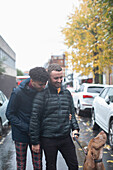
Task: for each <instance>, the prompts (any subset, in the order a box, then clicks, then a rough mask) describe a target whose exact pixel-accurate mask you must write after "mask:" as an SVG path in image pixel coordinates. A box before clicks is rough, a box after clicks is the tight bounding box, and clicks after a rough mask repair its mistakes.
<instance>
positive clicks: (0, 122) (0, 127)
mask: <svg viewBox="0 0 113 170" xmlns="http://www.w3.org/2000/svg"><path fill="white" fill-rule="evenodd" d="M1 135H2V121H1V120H0V136H1Z"/></svg>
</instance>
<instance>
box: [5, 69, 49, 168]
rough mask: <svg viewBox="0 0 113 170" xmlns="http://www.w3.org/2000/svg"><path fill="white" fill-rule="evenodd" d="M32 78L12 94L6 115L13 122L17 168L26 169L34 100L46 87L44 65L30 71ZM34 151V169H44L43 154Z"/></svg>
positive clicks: (46, 74) (46, 75)
mask: <svg viewBox="0 0 113 170" xmlns="http://www.w3.org/2000/svg"><path fill="white" fill-rule="evenodd" d="M29 75H30V78H29V79H26V80H25V81H23V82H22V83H21V84H20V85H19V86H18V87H17V88H16V89H14V91H13V92H12V94H11V97H10V100H9V104H8V107H7V111H6V117H7V118H8V120H9V121H10V123H11V128H12V138H13V140H14V141H15V148H16V160H17V170H25V169H26V156H27V148H28V146H29V147H30V150H31V143H30V136H29V123H30V116H31V111H32V102H33V99H34V96H35V95H36V93H37V92H39V91H42V90H43V89H44V88H45V85H46V82H47V80H48V77H49V76H48V73H47V72H46V70H45V69H44V68H43V67H35V68H33V69H31V70H30V72H29ZM31 153H32V161H33V167H34V170H41V169H42V155H41V150H40V151H39V153H36V152H33V151H32V150H31Z"/></svg>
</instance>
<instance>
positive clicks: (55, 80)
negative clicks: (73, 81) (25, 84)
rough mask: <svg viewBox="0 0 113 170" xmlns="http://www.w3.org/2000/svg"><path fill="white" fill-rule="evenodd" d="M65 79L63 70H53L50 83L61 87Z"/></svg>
mask: <svg viewBox="0 0 113 170" xmlns="http://www.w3.org/2000/svg"><path fill="white" fill-rule="evenodd" d="M62 80H63V72H62V71H52V72H51V73H50V83H51V84H52V85H53V86H54V87H56V88H59V87H61V84H62Z"/></svg>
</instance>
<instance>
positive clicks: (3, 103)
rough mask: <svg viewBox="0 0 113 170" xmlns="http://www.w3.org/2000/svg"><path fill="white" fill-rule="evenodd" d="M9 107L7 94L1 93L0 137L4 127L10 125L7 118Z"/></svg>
mask: <svg viewBox="0 0 113 170" xmlns="http://www.w3.org/2000/svg"><path fill="white" fill-rule="evenodd" d="M7 105H8V99H7V97H6V96H5V94H4V93H3V92H2V91H0V135H2V129H3V126H4V125H5V124H7V123H8V120H7V118H6V116H5V112H6V109H7Z"/></svg>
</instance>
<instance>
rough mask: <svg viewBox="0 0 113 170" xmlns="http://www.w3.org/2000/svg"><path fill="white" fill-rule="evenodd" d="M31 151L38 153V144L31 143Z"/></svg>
mask: <svg viewBox="0 0 113 170" xmlns="http://www.w3.org/2000/svg"><path fill="white" fill-rule="evenodd" d="M32 151H33V152H36V153H39V152H40V144H38V145H32Z"/></svg>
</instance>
